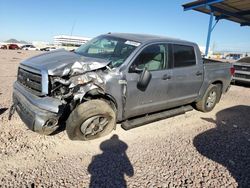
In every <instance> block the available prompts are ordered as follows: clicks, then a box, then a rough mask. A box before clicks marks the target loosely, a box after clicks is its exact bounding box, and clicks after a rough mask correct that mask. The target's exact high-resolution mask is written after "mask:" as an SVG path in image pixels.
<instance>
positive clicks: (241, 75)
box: [234, 73, 250, 79]
mask: <svg viewBox="0 0 250 188" xmlns="http://www.w3.org/2000/svg"><path fill="white" fill-rule="evenodd" d="M234 77H237V78H245V79H250V75H247V74H239V73H235V75H234Z"/></svg>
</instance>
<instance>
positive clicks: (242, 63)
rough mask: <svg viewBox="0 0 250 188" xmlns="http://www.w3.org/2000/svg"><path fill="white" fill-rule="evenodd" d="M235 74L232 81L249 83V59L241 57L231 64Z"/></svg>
mask: <svg viewBox="0 0 250 188" xmlns="http://www.w3.org/2000/svg"><path fill="white" fill-rule="evenodd" d="M233 66H234V68H235V74H234V77H233V81H239V82H247V83H250V57H243V58H241V59H239V60H238V61H236V62H235V63H233Z"/></svg>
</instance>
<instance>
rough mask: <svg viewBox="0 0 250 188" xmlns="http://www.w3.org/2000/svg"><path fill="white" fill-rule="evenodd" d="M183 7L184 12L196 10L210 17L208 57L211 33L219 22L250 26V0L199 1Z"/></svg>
mask: <svg viewBox="0 0 250 188" xmlns="http://www.w3.org/2000/svg"><path fill="white" fill-rule="evenodd" d="M182 6H183V8H184V11H187V10H196V11H199V12H202V13H206V14H209V15H210V20H209V26H208V35H207V43H206V52H205V54H206V56H207V54H208V49H209V43H210V37H211V33H212V31H213V29H214V27H215V25H216V24H217V23H218V21H219V20H221V19H226V20H230V21H233V22H236V23H239V24H240V25H241V26H250V0H198V1H194V2H190V3H187V4H184V5H182ZM213 22H215V23H214V24H213Z"/></svg>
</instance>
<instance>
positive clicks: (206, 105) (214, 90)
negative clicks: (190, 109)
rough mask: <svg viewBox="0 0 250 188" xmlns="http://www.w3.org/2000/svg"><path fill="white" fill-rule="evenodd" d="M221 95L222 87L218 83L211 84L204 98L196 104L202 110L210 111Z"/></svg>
mask: <svg viewBox="0 0 250 188" xmlns="http://www.w3.org/2000/svg"><path fill="white" fill-rule="evenodd" d="M220 95H221V94H220V88H219V87H218V86H217V85H213V84H211V85H209V87H208V88H207V91H206V93H205V94H204V96H203V97H202V99H201V100H200V101H198V102H197V103H196V104H195V106H196V109H197V110H199V111H202V112H210V111H211V110H213V109H214V107H215V105H216V103H217V102H218V101H219V99H220Z"/></svg>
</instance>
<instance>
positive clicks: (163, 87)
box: [125, 44, 171, 118]
mask: <svg viewBox="0 0 250 188" xmlns="http://www.w3.org/2000/svg"><path fill="white" fill-rule="evenodd" d="M168 49H169V48H168V44H151V45H148V46H146V47H144V48H143V49H142V50H141V52H140V53H139V55H138V56H137V57H136V58H135V59H134V61H133V62H132V64H131V65H130V67H129V70H128V72H127V73H126V78H127V95H126V104H125V118H130V117H134V116H138V115H142V114H147V113H151V112H155V111H159V110H162V109H164V108H165V107H166V106H167V90H168V80H169V79H170V78H171V70H168V66H169V59H170V58H169V57H170V53H169V50H168ZM144 68H146V69H147V70H148V71H149V72H150V73H151V80H150V81H149V84H148V85H147V87H146V89H145V90H141V89H140V88H138V86H137V84H138V80H139V77H140V75H141V73H138V70H143V69H144ZM133 70H137V72H136V71H133Z"/></svg>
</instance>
